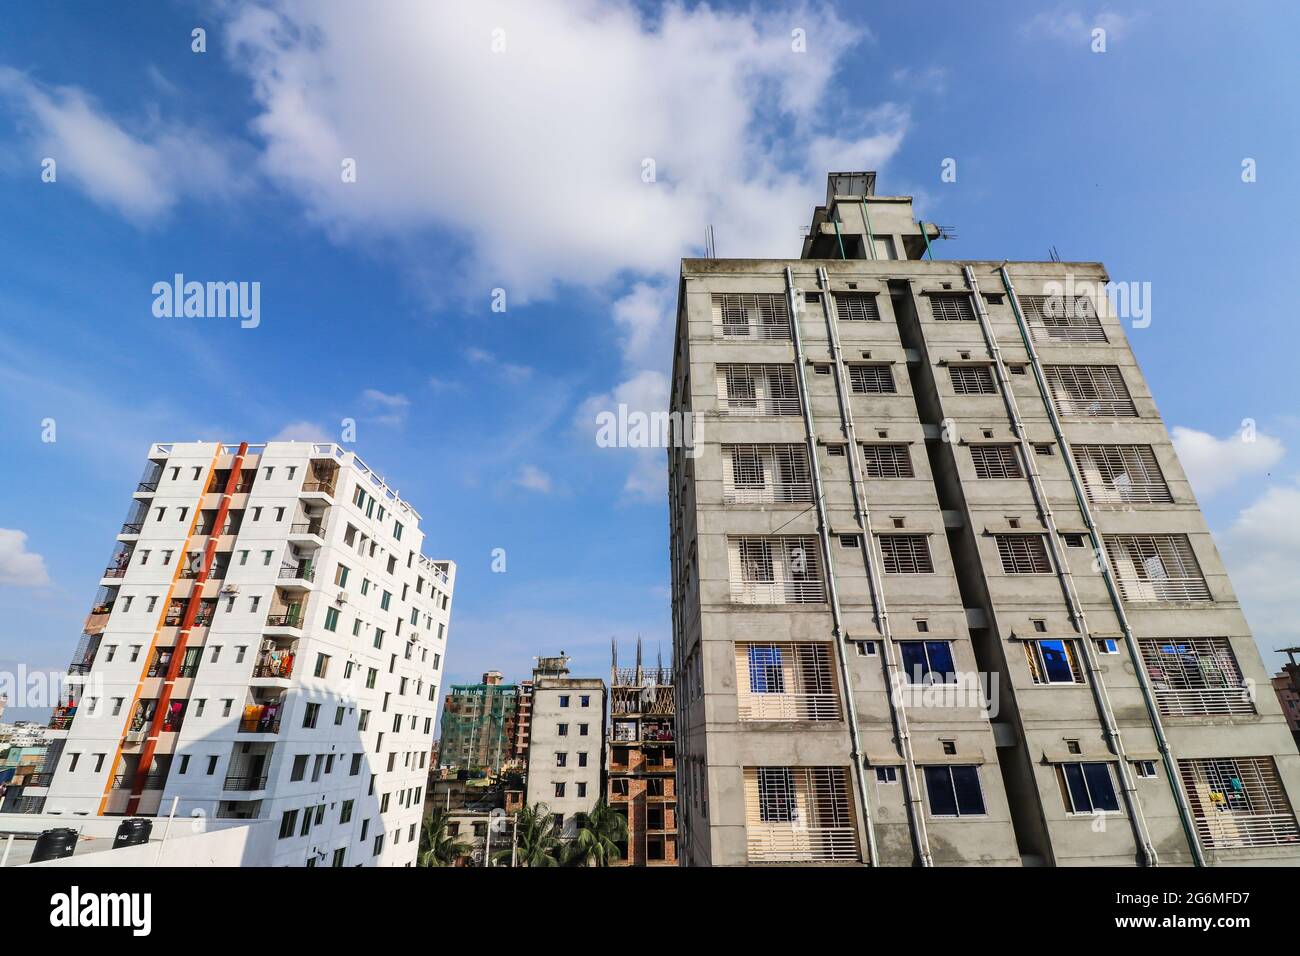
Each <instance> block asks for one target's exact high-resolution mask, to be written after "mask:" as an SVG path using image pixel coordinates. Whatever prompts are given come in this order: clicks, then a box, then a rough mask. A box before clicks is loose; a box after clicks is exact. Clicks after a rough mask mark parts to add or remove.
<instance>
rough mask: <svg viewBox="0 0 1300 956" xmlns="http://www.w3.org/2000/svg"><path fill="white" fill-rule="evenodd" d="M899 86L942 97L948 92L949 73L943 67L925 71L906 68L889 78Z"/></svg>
mask: <svg viewBox="0 0 1300 956" xmlns="http://www.w3.org/2000/svg"><path fill="white" fill-rule="evenodd" d="M889 78H890V79H891V80H893V81H894V82H895V83H897V84H898V85H899V86H905V87H907V88H908V89H909V90H912V91H914V92H915V91H921V92H926V93H934V94H935V95H940V94H942V93H946V92H947V90H948V71H947V70H946V69H944V68H943V67H941V66H930V67H926V68H924V69H921V68H917V67H910V66H904V67H900V68H899V69H897V70H895V71H894V72H893V73H891V74H890V77H889Z"/></svg>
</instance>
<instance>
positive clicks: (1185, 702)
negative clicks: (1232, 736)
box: [1155, 685, 1255, 717]
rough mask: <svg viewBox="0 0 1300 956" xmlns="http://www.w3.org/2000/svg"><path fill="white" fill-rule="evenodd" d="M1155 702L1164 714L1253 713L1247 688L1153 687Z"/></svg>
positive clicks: (1194, 715) (1253, 705)
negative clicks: (1178, 688)
mask: <svg viewBox="0 0 1300 956" xmlns="http://www.w3.org/2000/svg"><path fill="white" fill-rule="evenodd" d="M1155 695H1156V703H1157V704H1158V705H1159V706H1160V713H1162V714H1164V715H1165V716H1166V717H1205V716H1223V715H1227V714H1253V713H1255V702H1254V700H1253V699H1252V695H1251V692H1250V688H1248V687H1246V686H1245V685H1242V686H1240V687H1203V688H1198V689H1181V690H1174V689H1172V688H1160V687H1156V688H1155Z"/></svg>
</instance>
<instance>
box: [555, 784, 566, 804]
mask: <svg viewBox="0 0 1300 956" xmlns="http://www.w3.org/2000/svg"><path fill="white" fill-rule="evenodd" d="M555 798H556V799H557V800H562V799H564V782H563V781H562V780H557V781H556V782H555Z"/></svg>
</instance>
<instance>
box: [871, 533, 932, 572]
mask: <svg viewBox="0 0 1300 956" xmlns="http://www.w3.org/2000/svg"><path fill="white" fill-rule="evenodd" d="M880 556H881V558H882V560H883V563H884V567H885V573H886V574H933V573H934V562H933V561H932V560H931V559H930V540H929V538H928V537H926V536H925V535H923V534H882V535H881V536H880Z"/></svg>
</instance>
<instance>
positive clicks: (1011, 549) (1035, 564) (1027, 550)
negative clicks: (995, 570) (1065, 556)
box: [994, 534, 1052, 574]
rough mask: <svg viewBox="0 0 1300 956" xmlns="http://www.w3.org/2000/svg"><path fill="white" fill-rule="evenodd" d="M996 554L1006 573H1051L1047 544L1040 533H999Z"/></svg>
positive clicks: (996, 536)
mask: <svg viewBox="0 0 1300 956" xmlns="http://www.w3.org/2000/svg"><path fill="white" fill-rule="evenodd" d="M994 537H995V538H996V539H997V542H998V556H999V557H1001V558H1002V570H1003V572H1004V573H1006V574H1051V573H1052V562H1051V561H1050V560H1048V558H1047V544H1046V543H1045V542H1044V541H1043V536H1042V535H1041V534H999V535H994Z"/></svg>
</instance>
